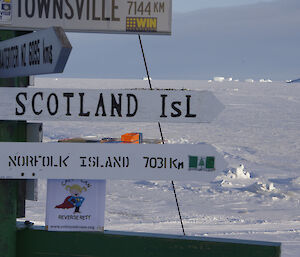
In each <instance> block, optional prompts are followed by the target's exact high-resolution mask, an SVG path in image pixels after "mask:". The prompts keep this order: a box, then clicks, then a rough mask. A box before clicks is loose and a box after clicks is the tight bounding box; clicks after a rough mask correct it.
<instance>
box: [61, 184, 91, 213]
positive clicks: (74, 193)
mask: <svg viewBox="0 0 300 257" xmlns="http://www.w3.org/2000/svg"><path fill="white" fill-rule="evenodd" d="M65 189H66V190H67V191H68V192H70V194H71V195H69V196H68V197H66V199H65V200H64V202H63V203H62V204H59V205H56V206H55V208H60V209H70V208H75V211H74V213H80V211H79V209H80V207H81V205H82V203H83V201H84V197H82V196H80V195H81V193H82V191H83V190H84V191H87V189H86V187H81V186H80V185H77V184H74V185H72V186H66V187H65Z"/></svg>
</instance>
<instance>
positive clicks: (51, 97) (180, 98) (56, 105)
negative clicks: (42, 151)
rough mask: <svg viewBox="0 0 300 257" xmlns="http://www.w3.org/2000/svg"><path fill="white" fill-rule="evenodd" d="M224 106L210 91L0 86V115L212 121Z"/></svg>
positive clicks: (15, 117)
mask: <svg viewBox="0 0 300 257" xmlns="http://www.w3.org/2000/svg"><path fill="white" fill-rule="evenodd" d="M223 109H224V106H223V104H222V103H220V102H219V100H218V99H217V98H216V97H215V96H214V95H213V93H211V92H209V91H190V90H143V89H140V90H130V89H128V90H109V89H99V90H94V89H92V90H86V89H42V88H0V119H3V120H41V121H56V120H62V121H100V122H106V121H116V122H120V121H124V122H157V121H161V122H194V123H198V122H211V121H212V120H213V119H214V118H215V117H216V116H217V115H218V114H219V113H220V112H221V111H222V110H223Z"/></svg>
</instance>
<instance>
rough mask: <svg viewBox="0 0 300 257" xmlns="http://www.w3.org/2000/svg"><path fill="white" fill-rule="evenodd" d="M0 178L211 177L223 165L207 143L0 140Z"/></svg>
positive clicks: (127, 178) (223, 161)
mask: <svg viewBox="0 0 300 257" xmlns="http://www.w3.org/2000/svg"><path fill="white" fill-rule="evenodd" d="M0 165H1V171H0V178H6V179H8V178H24V179H25V178H47V179H121V180H122V179H124V180H140V179H142V180H143V179H146V180H197V181H200V182H209V181H212V180H213V179H214V178H215V177H216V176H218V175H220V172H222V171H223V170H224V169H225V168H226V167H227V163H226V162H225V160H224V158H223V156H222V155H221V154H219V153H218V152H217V151H216V149H215V148H214V147H213V146H210V145H207V144H204V143H203V144H192V145H190V144H165V145H156V144H122V143H119V144H116V143H115V144H100V143H98V144H97V143H93V144H92V143H86V144H82V143H27V142H26V143H13V142H12V143H6V142H5V143H0Z"/></svg>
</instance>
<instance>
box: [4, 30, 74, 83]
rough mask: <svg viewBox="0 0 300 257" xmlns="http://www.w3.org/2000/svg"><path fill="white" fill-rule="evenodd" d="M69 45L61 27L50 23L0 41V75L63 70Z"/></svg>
mask: <svg viewBox="0 0 300 257" xmlns="http://www.w3.org/2000/svg"><path fill="white" fill-rule="evenodd" d="M71 50H72V46H71V44H70V42H69V40H68V38H67V36H66V34H65V32H64V31H63V29H62V28H59V27H53V28H49V29H45V30H40V31H38V32H33V33H30V34H26V35H23V36H19V37H15V38H12V39H8V40H5V41H1V42H0V77H1V78H9V77H19V76H28V75H37V74H49V73H61V72H63V70H64V68H65V65H66V63H67V60H68V58H69V55H70V53H71Z"/></svg>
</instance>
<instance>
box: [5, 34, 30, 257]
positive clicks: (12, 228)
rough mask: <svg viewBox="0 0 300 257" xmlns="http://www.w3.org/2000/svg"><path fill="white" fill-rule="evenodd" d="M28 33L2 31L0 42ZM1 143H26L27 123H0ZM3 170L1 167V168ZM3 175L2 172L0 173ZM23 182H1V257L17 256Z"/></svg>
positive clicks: (12, 83)
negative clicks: (17, 226)
mask: <svg viewBox="0 0 300 257" xmlns="http://www.w3.org/2000/svg"><path fill="white" fill-rule="evenodd" d="M24 33H26V32H17V31H0V41H2V40H5V39H9V38H12V37H16V36H19V35H22V34H24ZM28 80H29V79H28V78H27V77H25V78H24V77H19V78H10V79H0V87H19V86H27V85H28V84H29V83H28V82H29V81H28ZM0 141H3V142H14V141H15V142H25V141H26V122H25V121H0ZM0 169H1V167H0ZM0 174H1V171H0ZM20 183H21V181H18V180H3V179H2V180H0V255H1V256H5V257H15V256H16V245H17V244H16V241H17V231H16V217H17V208H18V205H17V202H18V194H17V193H18V188H19V184H20Z"/></svg>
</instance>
